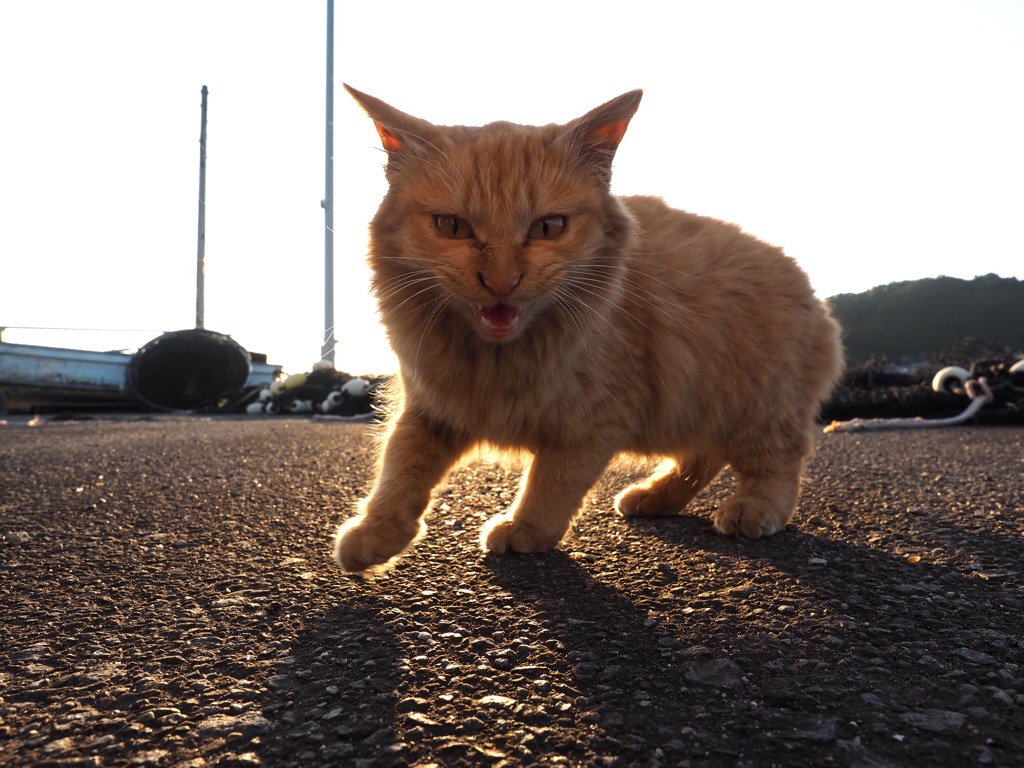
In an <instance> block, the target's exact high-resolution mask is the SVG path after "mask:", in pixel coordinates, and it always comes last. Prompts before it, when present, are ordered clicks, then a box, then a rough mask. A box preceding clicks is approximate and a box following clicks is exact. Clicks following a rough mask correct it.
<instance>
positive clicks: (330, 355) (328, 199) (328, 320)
mask: <svg viewBox="0 0 1024 768" xmlns="http://www.w3.org/2000/svg"><path fill="white" fill-rule="evenodd" d="M325 132H326V140H325V147H324V166H325V167H324V186H325V188H326V189H325V192H324V199H323V200H321V201H320V205H321V206H323V209H324V341H323V346H322V347H321V348H320V358H321V359H322V360H326V361H327V362H329V363H330V364H331V365H334V347H335V340H336V338H337V337H336V336H335V333H334V0H327V120H326V126H325Z"/></svg>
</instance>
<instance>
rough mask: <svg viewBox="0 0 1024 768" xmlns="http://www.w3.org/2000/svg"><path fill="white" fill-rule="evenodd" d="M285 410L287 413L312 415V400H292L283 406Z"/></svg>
mask: <svg viewBox="0 0 1024 768" xmlns="http://www.w3.org/2000/svg"><path fill="white" fill-rule="evenodd" d="M285 410H287V411H288V412H289V413H312V412H313V401H312V400H292V401H291V402H290V403H288V404H287V405H286V406H285Z"/></svg>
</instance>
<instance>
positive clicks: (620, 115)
mask: <svg viewBox="0 0 1024 768" xmlns="http://www.w3.org/2000/svg"><path fill="white" fill-rule="evenodd" d="M643 95H644V92H643V91H641V90H635V91H630V92H629V93H624V94H622V95H621V96H619V97H618V98H615V99H612V100H611V101H609V102H607V103H605V104H602V105H601V106H600V107H598V108H597V109H593V110H591V111H590V112H588V113H587V114H585V115H584V116H583V117H580V118H577V119H576V120H573V121H572V122H571V123H569V124H568V125H567V126H566V129H567V130H568V131H569V133H570V135H571V136H572V138H573V141H574V142H575V143H576V144H577V146H578V147H579V148H580V150H581V152H582V154H583V156H584V157H585V158H586V160H587V161H588V162H590V163H592V164H593V165H594V166H595V167H596V168H597V170H598V171H599V172H600V174H601V176H602V177H603V178H604V179H605V181H606V182H610V181H611V173H612V168H611V166H612V158H613V157H614V156H615V150H616V149H618V148H619V142H621V141H622V137H623V136H625V135H626V128H627V127H628V126H629V121H630V120H631V119H632V118H633V115H634V114H636V110H637V107H639V106H640V99H641V98H642V97H643Z"/></svg>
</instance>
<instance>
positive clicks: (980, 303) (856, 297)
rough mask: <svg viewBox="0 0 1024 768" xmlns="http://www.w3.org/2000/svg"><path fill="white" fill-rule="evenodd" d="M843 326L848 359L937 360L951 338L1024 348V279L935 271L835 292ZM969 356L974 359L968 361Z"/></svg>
mask: <svg viewBox="0 0 1024 768" xmlns="http://www.w3.org/2000/svg"><path fill="white" fill-rule="evenodd" d="M828 301H829V303H830V304H831V305H832V310H833V312H834V314H835V316H836V319H838V320H839V322H840V323H841V324H842V326H843V331H844V338H843V343H844V346H845V348H846V355H847V360H848V361H849V363H850V364H853V365H856V364H858V363H862V362H864V361H866V360H868V359H870V358H879V357H885V358H888V359H890V360H892V361H927V360H933V359H935V357H936V356H937V355H938V354H939V353H940V352H941V351H942V350H943V349H946V348H948V347H950V346H951V345H952V344H954V343H956V342H958V341H960V340H962V339H964V338H967V337H973V338H976V339H981V340H983V341H985V342H987V343H988V344H990V345H994V346H997V347H1006V348H1008V350H1009V351H1010V352H1014V351H1017V352H1019V351H1024V282H1021V281H1020V280H1017V279H1016V278H1012V277H1011V278H1002V277H999V276H998V275H984V276H981V277H976V278H974V279H973V280H961V279H958V278H955V277H935V278H927V279H923V280H913V281H907V282H901V283H890V284H889V285H883V286H879V287H877V288H872V289H871V290H869V291H865V292H864V293H856V294H854V293H843V294H840V295H838V296H833V297H832V298H830V299H829V300H828ZM966 362H970V361H966Z"/></svg>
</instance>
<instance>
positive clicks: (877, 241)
mask: <svg viewBox="0 0 1024 768" xmlns="http://www.w3.org/2000/svg"><path fill="white" fill-rule="evenodd" d="M336 22H337V23H336V40H335V82H336V100H335V219H334V221H335V230H336V238H335V271H336V319H337V322H338V324H339V326H340V330H339V336H340V337H341V341H340V345H339V347H338V350H337V366H338V367H339V368H340V369H343V370H347V371H350V372H352V373H368V372H387V371H390V370H393V369H394V365H395V364H394V360H393V357H392V356H391V354H390V352H389V350H388V349H387V345H386V341H385V338H384V335H383V332H382V331H381V330H380V328H379V326H378V325H377V321H376V318H375V310H374V307H373V303H372V301H371V299H370V297H369V288H368V275H367V271H366V268H365V266H364V263H363V262H364V256H365V243H366V226H367V223H368V222H369V220H370V218H371V217H372V215H373V212H374V210H375V209H376V207H377V204H378V203H379V201H380V199H381V197H382V196H383V194H384V192H385V184H384V178H383V173H382V170H381V169H382V165H383V163H384V156H383V155H382V154H381V153H380V151H379V150H378V148H377V147H378V144H377V136H376V133H375V132H374V129H373V126H372V124H371V123H370V121H369V120H368V119H367V118H366V117H365V116H364V115H363V113H362V112H361V111H360V110H359V108H358V107H357V106H356V105H355V103H354V102H352V101H351V100H350V99H349V98H348V96H347V94H345V92H344V91H343V90H342V88H341V87H340V84H341V82H343V81H344V82H349V83H351V84H352V85H354V86H355V87H357V88H359V89H361V90H364V91H367V92H369V93H372V94H374V95H376V96H378V97H380V98H383V99H384V100H386V101H389V102H391V103H392V104H394V105H395V106H397V107H399V108H400V109H403V110H405V111H407V112H411V113H413V114H416V115H419V116H421V117H425V118H427V119H429V120H432V121H433V122H436V123H447V124H453V123H464V124H482V123H486V122H490V121H493V120H498V119H508V120H512V121H515V122H521V123H547V122H565V121H567V120H570V119H572V118H573V117H576V116H578V115H580V114H583V113H584V112H586V111H587V110H589V109H591V108H592V107H594V106H597V105H598V104H600V103H602V102H603V101H606V100H607V99H609V98H611V97H613V96H616V95H618V94H620V93H622V92H624V91H626V90H630V89H632V88H637V87H642V88H644V89H645V96H644V101H643V103H642V105H641V108H640V111H639V112H638V114H637V116H636V117H635V118H634V120H633V123H632V126H631V127H630V129H629V132H628V133H627V135H626V139H625V141H624V143H623V145H622V147H621V148H620V150H619V154H618V156H617V158H616V166H615V178H614V181H613V188H614V190H615V191H616V192H619V193H622V194H632V193H647V194H658V195H661V196H663V197H664V198H665V199H666V200H668V202H669V203H671V204H673V205H675V206H677V207H680V208H685V209H687V210H690V211H693V212H696V213H702V214H706V215H710V216H715V217H718V218H723V219H727V220H731V221H735V222H737V223H739V224H740V225H741V226H743V227H744V228H745V229H746V230H747V231H749V232H752V233H753V234H756V235H758V236H759V237H761V238H762V239H765V240H768V241H771V242H774V243H776V244H778V245H781V246H783V247H784V248H786V250H787V252H788V253H789V254H790V255H792V256H794V257H795V258H796V259H797V260H798V261H799V262H800V263H801V264H802V265H803V267H804V268H805V269H806V270H807V271H808V272H809V273H810V275H811V279H812V281H813V282H814V284H815V286H816V288H817V291H818V293H819V295H821V296H830V295H833V294H836V293H843V292H858V291H862V290H866V289H868V288H871V287H872V286H875V285H879V284H885V283H889V282H893V281H897V280H907V279H915V278H920V277H930V276H935V275H940V274H945V275H953V276H957V277H966V278H970V277H974V276H975V275H978V274H985V273H989V272H995V273H997V274H1000V275H1002V276H1005V277H1009V276H1016V277H1024V227H1022V220H1024V140H1022V138H1021V137H1024V3H1022V2H1020V1H1019V0H1002V1H999V0H960V1H958V2H946V1H944V0H920V1H917V0H857V1H856V2H852V1H850V2H825V1H824V0H807V1H806V2H797V1H786V0H782V1H779V2H770V3H767V2H763V1H762V0H749V1H743V0H736V1H728V0H724V1H723V0H719V1H716V2H713V3H712V2H706V1H705V0H697V1H694V2H690V1H689V0H688V1H686V2H666V0H629V2H622V1H621V0H618V1H616V2H608V1H607V0H563V2H552V1H551V0H544V2H538V1H537V0H516V1H515V2H501V3H483V2H480V1H479V0H469V1H467V2H440V1H439V2H436V3H422V2H406V1H405V0H390V2H386V3H382V2H379V0H368V1H365V2H363V1H359V2H345V1H344V0H338V2H337V4H336ZM325 39H326V0H302V1H301V2H292V3H282V2H266V1H263V0H216V1H215V2H209V1H207V0H176V1H175V2H173V3H156V2H139V1H138V0H90V2H81V0H57V1H51V2H36V1H35V0H0V72H2V73H3V74H2V75H0V104H2V105H3V106H2V119H0V287H2V290H0V326H4V325H6V326H47V327H61V328H64V327H66V328H112V329H126V330H129V329H130V330H136V329H138V330H139V332H138V333H104V334H99V335H97V334H87V333H83V332H61V333H45V334H44V333H40V332H29V331H20V330H13V329H12V330H8V331H6V332H5V333H4V340H5V341H11V342H21V343H38V344H53V345H58V346H69V347H81V348H95V349H105V348H120V347H134V346H139V345H141V344H143V343H145V342H146V341H148V340H150V339H152V338H154V337H155V336H157V335H159V333H160V332H162V331H167V330H178V329H181V328H189V327H192V326H193V325H194V324H195V282H196V274H195V273H196V226H197V213H198V205H197V203H198V185H199V182H198V178H199V123H200V111H199V104H200V89H201V87H202V86H203V85H204V84H205V85H207V86H208V87H209V90H210V96H209V125H208V131H209V135H208V165H207V200H206V222H207V232H206V274H207V279H206V327H207V328H209V329H211V330H216V331H220V332H222V333H227V334H230V335H232V336H233V337H234V338H235V339H237V340H238V341H239V342H240V343H241V344H242V345H243V346H244V347H246V348H247V349H249V350H251V351H256V352H265V353H267V354H268V355H269V356H270V361H271V362H272V363H278V364H281V365H283V366H284V367H285V370H286V371H289V372H297V371H304V370H308V369H309V368H310V367H311V365H312V364H313V362H314V361H316V360H317V359H318V358H319V356H320V343H321V339H322V336H323V260H324V235H323V227H324V216H323V211H322V209H321V208H320V200H321V199H322V198H323V196H324V157H323V155H324V113H325V107H324V93H325Z"/></svg>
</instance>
